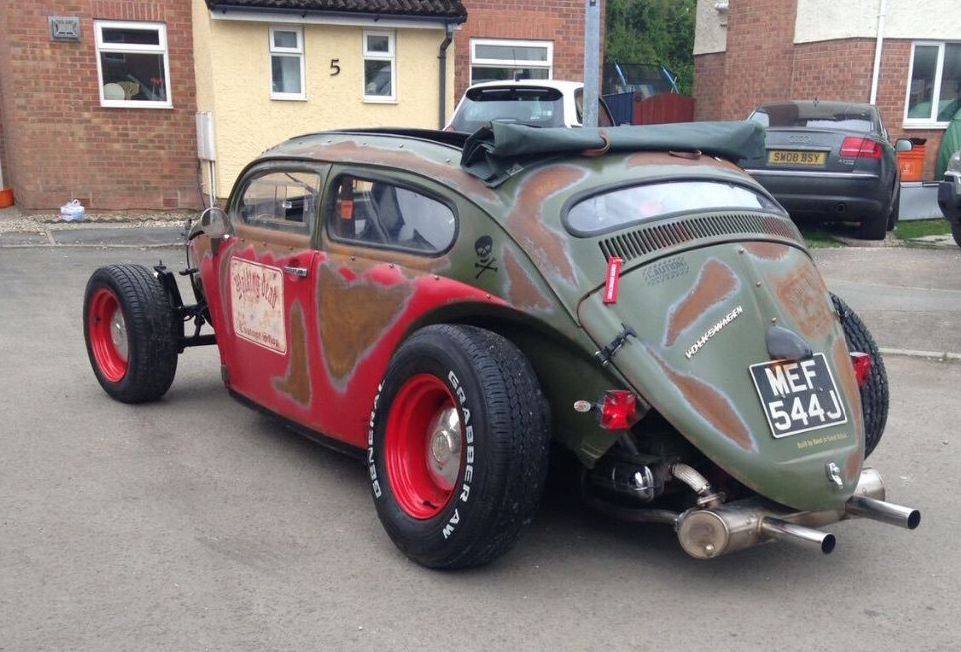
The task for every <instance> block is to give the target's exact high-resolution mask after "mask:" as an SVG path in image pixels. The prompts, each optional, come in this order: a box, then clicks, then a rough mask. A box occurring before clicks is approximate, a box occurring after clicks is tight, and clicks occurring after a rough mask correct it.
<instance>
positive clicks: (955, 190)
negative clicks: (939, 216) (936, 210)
mask: <svg viewBox="0 0 961 652" xmlns="http://www.w3.org/2000/svg"><path fill="white" fill-rule="evenodd" d="M938 206H940V207H941V212H942V213H943V214H944V219H946V220H947V221H949V222H951V224H953V225H955V226H961V177H947V178H946V179H945V180H944V181H942V182H941V183H940V184H938Z"/></svg>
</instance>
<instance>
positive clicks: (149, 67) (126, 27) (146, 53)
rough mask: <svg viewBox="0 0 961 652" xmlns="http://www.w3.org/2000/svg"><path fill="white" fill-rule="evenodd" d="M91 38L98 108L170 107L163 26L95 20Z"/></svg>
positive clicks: (159, 24)
mask: <svg viewBox="0 0 961 652" xmlns="http://www.w3.org/2000/svg"><path fill="white" fill-rule="evenodd" d="M94 38H95V42H96V48H97V77H98V80H99V82H100V106H106V107H123V108H144V109H169V108H172V107H173V98H172V97H171V93H170V58H169V56H168V55H167V27H166V25H164V24H163V23H142V22H119V21H108V20H98V21H94Z"/></svg>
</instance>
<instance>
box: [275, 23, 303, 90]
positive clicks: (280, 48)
mask: <svg viewBox="0 0 961 652" xmlns="http://www.w3.org/2000/svg"><path fill="white" fill-rule="evenodd" d="M268 37H269V39H270V47H269V50H270V99H272V100H306V99H307V92H306V91H305V90H304V86H305V83H304V82H305V79H304V30H303V28H302V27H299V26H288V25H284V26H280V25H277V26H273V27H271V28H270V29H269V30H268Z"/></svg>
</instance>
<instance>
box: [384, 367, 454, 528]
mask: <svg viewBox="0 0 961 652" xmlns="http://www.w3.org/2000/svg"><path fill="white" fill-rule="evenodd" d="M463 438H464V435H463V432H462V428H461V421H460V416H459V415H458V412H457V408H456V404H455V402H454V397H453V395H451V393H450V390H449V389H448V388H447V385H446V384H445V383H444V382H443V381H442V380H441V379H439V378H437V377H436V376H434V375H432V374H417V375H416V376H413V377H411V378H410V379H408V380H407V382H405V383H404V385H403V386H402V387H401V388H400V390H399V391H398V392H397V396H396V398H395V399H394V404H393V406H392V408H391V411H390V415H389V417H388V420H387V433H386V438H385V458H386V460H385V461H386V465H387V477H388V481H389V482H390V488H391V491H392V492H393V494H394V496H395V498H396V499H397V503H398V505H399V506H400V508H401V509H403V510H404V512H406V513H407V514H408V515H409V516H411V517H412V518H416V519H420V520H425V519H430V518H434V517H435V516H437V515H438V514H439V513H440V512H441V511H443V510H444V508H445V507H447V504H448V503H449V502H450V500H451V497H452V496H453V495H454V487H455V485H456V484H457V478H458V476H459V475H460V471H461V467H462V466H463V451H464V443H463Z"/></svg>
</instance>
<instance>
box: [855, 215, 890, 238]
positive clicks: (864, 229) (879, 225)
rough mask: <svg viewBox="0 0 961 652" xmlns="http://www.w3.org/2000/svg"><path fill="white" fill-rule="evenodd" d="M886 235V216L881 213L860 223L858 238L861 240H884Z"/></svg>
mask: <svg viewBox="0 0 961 652" xmlns="http://www.w3.org/2000/svg"><path fill="white" fill-rule="evenodd" d="M887 233H888V216H887V215H885V214H883V213H882V214H881V215H877V216H874V217H871V218H866V219H865V220H864V221H862V222H861V228H860V229H859V230H858V237H859V238H860V239H862V240H884V237H885V236H886V235H887Z"/></svg>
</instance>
